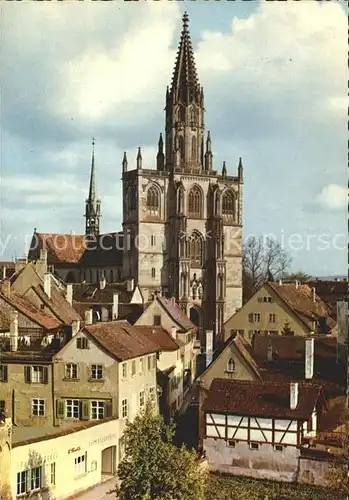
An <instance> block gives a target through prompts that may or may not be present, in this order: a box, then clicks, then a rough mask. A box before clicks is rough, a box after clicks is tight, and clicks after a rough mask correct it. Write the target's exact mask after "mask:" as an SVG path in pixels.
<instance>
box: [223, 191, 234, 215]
mask: <svg viewBox="0 0 349 500" xmlns="http://www.w3.org/2000/svg"><path fill="white" fill-rule="evenodd" d="M222 213H223V215H234V195H233V193H232V192H231V191H228V192H227V193H225V194H224V196H223V200H222Z"/></svg>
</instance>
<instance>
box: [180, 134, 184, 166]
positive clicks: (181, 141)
mask: <svg viewBox="0 0 349 500" xmlns="http://www.w3.org/2000/svg"><path fill="white" fill-rule="evenodd" d="M179 151H180V154H181V160H184V140H183V137H182V136H181V135H180V136H179Z"/></svg>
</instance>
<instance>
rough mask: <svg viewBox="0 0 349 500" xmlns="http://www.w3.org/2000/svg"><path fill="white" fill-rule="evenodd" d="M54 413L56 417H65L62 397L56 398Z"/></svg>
mask: <svg viewBox="0 0 349 500" xmlns="http://www.w3.org/2000/svg"><path fill="white" fill-rule="evenodd" d="M56 414H57V418H64V417H65V404H64V401H63V399H57V401H56Z"/></svg>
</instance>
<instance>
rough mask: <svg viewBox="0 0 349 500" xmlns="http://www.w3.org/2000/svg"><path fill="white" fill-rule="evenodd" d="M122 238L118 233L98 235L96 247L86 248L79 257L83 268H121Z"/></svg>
mask: <svg viewBox="0 0 349 500" xmlns="http://www.w3.org/2000/svg"><path fill="white" fill-rule="evenodd" d="M122 241H123V236H122V234H120V233H106V234H101V235H99V239H98V242H97V245H96V244H94V245H92V247H91V248H87V250H86V251H85V252H84V254H83V255H82V257H81V262H80V263H81V264H82V265H83V266H84V267H93V266H96V267H98V266H108V265H109V266H122V258H123V250H122V249H123V245H122Z"/></svg>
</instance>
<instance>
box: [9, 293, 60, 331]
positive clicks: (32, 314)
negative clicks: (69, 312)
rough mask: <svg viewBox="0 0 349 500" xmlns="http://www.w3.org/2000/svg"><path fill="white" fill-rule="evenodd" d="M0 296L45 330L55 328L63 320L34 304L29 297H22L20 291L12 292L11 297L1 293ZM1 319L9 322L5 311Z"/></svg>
mask: <svg viewBox="0 0 349 500" xmlns="http://www.w3.org/2000/svg"><path fill="white" fill-rule="evenodd" d="M0 297H1V298H2V299H3V300H4V301H5V302H7V303H8V304H9V305H10V306H11V307H13V309H16V310H18V312H20V313H21V314H23V315H24V316H26V317H27V318H29V319H30V320H32V321H33V322H34V323H36V324H37V325H39V326H41V327H42V328H44V329H45V330H53V329H56V328H59V327H60V326H61V322H60V321H59V320H58V319H56V318H54V317H52V316H49V315H48V314H45V313H44V312H43V311H40V310H39V309H37V308H36V307H35V306H34V305H33V304H31V302H29V300H28V299H26V298H25V297H22V296H21V295H20V294H19V293H15V292H12V293H11V295H10V297H6V296H4V295H2V294H1V295H0ZM1 319H2V320H5V321H6V322H7V321H8V322H9V318H8V317H7V316H6V312H5V311H3V313H2V317H1ZM8 324H9V323H8Z"/></svg>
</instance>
